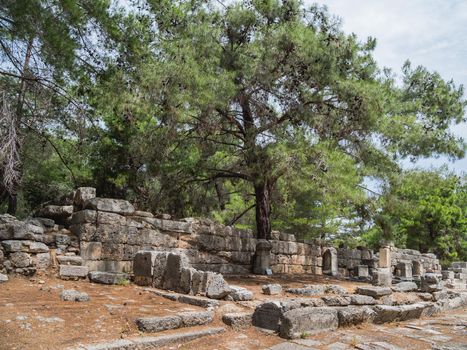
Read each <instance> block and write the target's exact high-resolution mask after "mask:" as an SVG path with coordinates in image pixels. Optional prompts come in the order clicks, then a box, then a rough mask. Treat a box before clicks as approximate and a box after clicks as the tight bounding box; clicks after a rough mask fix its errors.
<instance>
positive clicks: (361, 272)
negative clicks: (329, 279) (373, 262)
mask: <svg viewBox="0 0 467 350" xmlns="http://www.w3.org/2000/svg"><path fill="white" fill-rule="evenodd" d="M355 272H356V275H357V277H362V278H366V277H369V276H370V274H369V270H368V266H367V265H358V266H356V267H355Z"/></svg>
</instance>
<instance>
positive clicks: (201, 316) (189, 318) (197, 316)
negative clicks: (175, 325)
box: [178, 311, 213, 327]
mask: <svg viewBox="0 0 467 350" xmlns="http://www.w3.org/2000/svg"><path fill="white" fill-rule="evenodd" d="M178 316H179V317H180V318H181V320H182V326H183V327H193V326H200V325H204V324H208V323H211V322H212V319H213V313H212V312H209V311H189V312H181V313H179V314H178Z"/></svg>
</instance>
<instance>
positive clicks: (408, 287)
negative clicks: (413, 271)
mask: <svg viewBox="0 0 467 350" xmlns="http://www.w3.org/2000/svg"><path fill="white" fill-rule="evenodd" d="M391 289H392V290H393V291H394V292H414V291H416V290H418V286H417V284H416V283H415V282H399V283H397V284H395V285H394V286H392V287H391Z"/></svg>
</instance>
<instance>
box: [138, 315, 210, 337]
mask: <svg viewBox="0 0 467 350" xmlns="http://www.w3.org/2000/svg"><path fill="white" fill-rule="evenodd" d="M212 319H213V313H212V312H209V311H189V312H181V313H178V314H176V315H169V316H157V317H141V318H137V319H136V325H137V326H138V329H139V330H140V331H142V332H161V331H166V330H169V329H178V328H182V327H193V326H201V325H205V324H208V323H211V322H212Z"/></svg>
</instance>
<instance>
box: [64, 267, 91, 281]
mask: <svg viewBox="0 0 467 350" xmlns="http://www.w3.org/2000/svg"><path fill="white" fill-rule="evenodd" d="M59 274H60V277H65V278H75V277H86V276H87V274H88V267H87V266H74V265H60V271H59Z"/></svg>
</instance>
